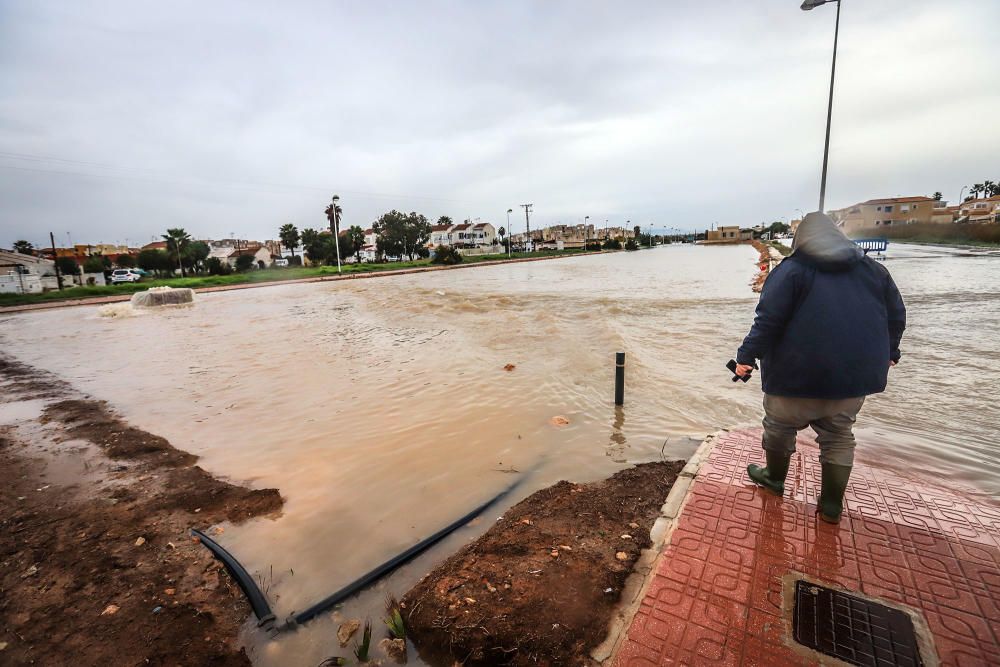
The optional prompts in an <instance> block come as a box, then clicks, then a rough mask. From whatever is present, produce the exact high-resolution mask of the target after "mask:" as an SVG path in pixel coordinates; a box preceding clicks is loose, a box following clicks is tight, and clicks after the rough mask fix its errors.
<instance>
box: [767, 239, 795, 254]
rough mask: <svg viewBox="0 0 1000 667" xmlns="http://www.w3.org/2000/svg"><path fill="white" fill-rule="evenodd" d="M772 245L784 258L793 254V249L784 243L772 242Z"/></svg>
mask: <svg viewBox="0 0 1000 667" xmlns="http://www.w3.org/2000/svg"><path fill="white" fill-rule="evenodd" d="M770 243H771V245H772V246H773V247H774V248H776V249H777V251H778V252H780V253H781V256H782V257H788V256H789V255H791V254H792V249H791V248H789V247H788V246H786V245H785V244H784V243H779V242H778V241H771V242H770Z"/></svg>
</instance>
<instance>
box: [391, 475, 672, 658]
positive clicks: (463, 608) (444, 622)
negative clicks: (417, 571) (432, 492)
mask: <svg viewBox="0 0 1000 667" xmlns="http://www.w3.org/2000/svg"><path fill="white" fill-rule="evenodd" d="M683 466H684V462H683V461H674V462H662V463H646V464H641V465H638V466H635V467H634V468H629V469H626V470H622V471H620V472H618V473H616V474H615V475H614V476H613V477H611V478H610V479H607V480H604V481H601V482H594V483H591V484H572V483H570V482H565V481H564V482H559V483H558V484H556V485H554V486H551V487H549V488H547V489H543V490H541V491H538V492H537V493H534V494H532V495H531V496H529V497H528V498H526V499H524V500H523V501H521V502H520V503H518V504H517V505H515V506H514V507H513V508H511V509H510V510H509V511H508V512H507V513H506V514H505V515H504V516H503V517H502V518H501V519H500V520H499V521H498V522H497V524H496V525H494V526H493V527H491V528H490V530H489V531H488V532H487V533H486V534H485V535H483V536H482V537H480V538H479V539H478V540H476V541H475V542H473V543H471V544H470V545H468V546H466V547H465V548H463V549H462V550H461V551H459V552H458V553H457V554H455V555H454V556H452V557H451V558H449V559H448V560H447V561H446V562H445V563H444V564H442V565H441V566H440V567H438V568H437V569H435V570H434V571H433V572H431V573H430V574H429V575H427V576H426V577H425V578H424V579H422V580H421V581H420V582H419V583H418V584H417V585H416V586H415V587H414V588H413V589H412V590H410V591H409V592H408V593H407V594H406V595H405V596H404V597H403V599H402V601H401V602H402V604H403V605H405V611H404V613H405V620H406V623H407V632H408V634H409V636H410V638H411V639H412V640H413V642H414V644H415V645H416V646H417V648H418V649H419V651H420V654H421V657H422V658H424V659H425V660H426V661H427V662H429V663H431V664H440V665H450V664H453V663H454V662H456V661H457V662H459V663H461V664H464V665H532V666H536V667H537V666H539V665H586V664H589V663H590V662H591V659H590V657H589V653H590V651H591V650H592V649H593V648H594V647H595V646H596V645H597V644H599V643H600V642H601V641H603V640H604V638H605V636H606V634H607V631H608V623H609V621H610V619H611V617H612V615H613V613H614V609H615V607H616V604H617V603H618V600H619V597H620V595H621V590H622V587H623V585H624V583H625V579H626V578H627V576H628V574H629V572H630V571H631V570H632V566H633V564H634V563H635V561H636V560H637V559H638V557H639V553H640V551H641V550H642V549H644V548H646V547H648V546H650V544H651V542H650V538H649V531H650V529H651V528H652V525H653V521H654V520H655V519H656V517H657V516H658V515H659V510H660V507H661V506H662V504H663V502H664V500H665V499H666V497H667V493H668V492H669V491H670V487H671V486H672V485H673V483H674V480H676V479H677V474H678V473H679V472H680V471H681V468H683Z"/></svg>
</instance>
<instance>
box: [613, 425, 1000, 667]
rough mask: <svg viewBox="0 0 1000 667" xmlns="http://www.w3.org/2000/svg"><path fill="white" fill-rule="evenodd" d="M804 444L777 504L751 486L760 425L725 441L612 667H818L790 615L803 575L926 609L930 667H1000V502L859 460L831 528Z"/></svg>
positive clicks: (695, 490) (704, 472)
mask: <svg viewBox="0 0 1000 667" xmlns="http://www.w3.org/2000/svg"><path fill="white" fill-rule="evenodd" d="M798 449H799V451H798V452H797V453H796V454H795V456H794V457H793V459H792V467H791V469H790V470H789V476H788V482H787V483H786V491H785V497H784V498H778V497H776V496H774V495H772V494H769V493H767V492H764V491H762V490H760V489H758V488H757V487H755V486H754V485H752V484H751V483H750V482H749V480H748V479H747V478H746V465H747V464H748V463H751V462H762V461H763V452H762V451H761V449H760V431H759V430H746V431H737V432H731V433H727V434H724V435H722V436H721V437H720V438H719V439H717V440H716V441H715V445H714V448H713V449H712V451H711V453H710V454H709V456H708V460H707V461H706V462H705V464H703V465H702V467H701V469H700V470H699V471H698V475H697V477H696V479H695V480H694V482H693V484H692V486H691V489H690V490H689V491H688V496H687V501H686V504H685V505H684V508H683V510H682V512H681V514H680V517H679V521H678V524H677V526H676V528H675V529H674V531H673V532H672V534H671V535H670V537H669V538H668V539H669V542H668V543H667V544H666V546H665V547H664V552H663V554H662V555H661V557H660V559H659V560H658V562H657V564H656V566H655V574H653V575H651V576H652V577H653V579H652V581H650V582H649V585H648V588H647V590H646V593H645V597H644V598H643V600H642V603H641V605H640V607H639V609H638V611H637V612H636V615H635V617H634V618H633V619H632V621H631V624H630V625H629V629H628V631H627V635H626V637H625V639H624V641H623V642H622V644H621V646H620V647H619V650H618V652H617V654H616V656H615V658H614V661H613V664H615V665H617V666H620V667H639V666H649V665H768V666H780V665H811V664H817V661H818V654H815V653H810V652H809V650H808V649H806V648H805V647H802V646H801V645H799V644H797V643H796V642H795V641H794V639H792V638H791V622H790V620H789V618H790V614H788V613H785V610H787V609H788V608H789V607H790V606H791V604H790V602H786V601H785V599H784V595H783V590H784V589H783V585H787V582H788V581H790V580H793V579H794V578H795V575H792V574H791V573H801V574H802V575H806V577H807V578H809V579H811V580H813V581H815V582H818V583H822V584H826V585H832V586H836V587H840V588H843V589H847V590H848V591H851V592H855V593H860V594H862V595H864V596H867V597H873V598H876V599H878V600H880V601H883V602H886V603H889V604H900V605H906V606H907V607H909V608H910V609H911V610H912V611H914V612H916V613H915V615H916V617H917V621H918V622H917V623H916V625H917V627H918V629H919V628H920V626H921V623H924V627H925V628H927V629H929V635H930V636H931V641H930V643H931V644H932V645H931V646H930V648H929V649H926V648H925V650H924V653H925V658H928V659H927V660H926V662H925V664H934V661H935V657H934V654H935V653H936V656H937V658H936V659H937V660H939V661H940V662H939V664H941V665H961V666H963V667H966V666H971V665H1000V505H997V504H989V501H988V500H984V499H982V498H973V497H971V496H966V495H963V494H962V493H961V492H956V491H951V490H948V489H945V488H941V487H936V486H932V485H930V484H927V485H924V484H916V483H914V482H913V481H912V480H907V479H904V478H903V477H901V476H899V475H898V474H896V473H892V472H889V471H885V470H882V469H878V468H875V467H872V466H870V465H865V464H861V463H856V465H855V468H854V472H853V475H852V477H851V482H850V485H849V487H848V491H847V498H846V510H845V513H844V519H843V521H842V522H841V524H840V525H839V526H832V525H829V524H825V523H823V522H821V521H818V520H817V519H816V518H815V517H814V512H815V501H816V497H817V495H818V494H819V486H820V466H819V460H818V456H817V455H818V451H817V450H816V448H815V444H814V443H812V442H811V441H808V440H806V439H802V438H800V440H799V447H798ZM911 615H912V614H911ZM925 641H926V638H925ZM927 653H931V655H930V656H927V655H926V654H927ZM824 662H826V663H827V664H835V663H834V662H833V661H832V660H831V659H826V660H824ZM839 664H844V663H839Z"/></svg>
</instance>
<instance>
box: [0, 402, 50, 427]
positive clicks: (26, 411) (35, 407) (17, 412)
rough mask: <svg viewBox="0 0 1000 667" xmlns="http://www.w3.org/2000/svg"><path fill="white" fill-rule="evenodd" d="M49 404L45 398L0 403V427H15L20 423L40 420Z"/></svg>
mask: <svg viewBox="0 0 1000 667" xmlns="http://www.w3.org/2000/svg"><path fill="white" fill-rule="evenodd" d="M48 404H49V401H48V400H47V399H44V398H38V399H29V400H26V401H13V402H10V403H0V426H13V425H14V424H17V423H18V422H25V421H30V420H32V419H38V418H39V417H41V416H42V411H43V410H45V407H46V406H47V405H48Z"/></svg>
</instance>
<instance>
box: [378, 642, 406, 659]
mask: <svg viewBox="0 0 1000 667" xmlns="http://www.w3.org/2000/svg"><path fill="white" fill-rule="evenodd" d="M378 646H379V648H380V649H382V651H383V652H385V654H386V655H387V656H388V657H389V659H390V660H392V661H393V662H395V663H397V664H399V665H402V664H404V663H405V662H406V640H405V639H383V640H382V641H380V642H379V643H378Z"/></svg>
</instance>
